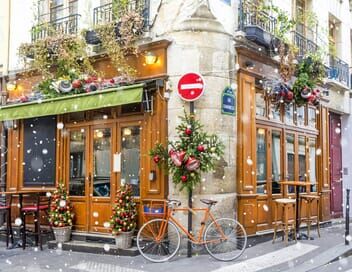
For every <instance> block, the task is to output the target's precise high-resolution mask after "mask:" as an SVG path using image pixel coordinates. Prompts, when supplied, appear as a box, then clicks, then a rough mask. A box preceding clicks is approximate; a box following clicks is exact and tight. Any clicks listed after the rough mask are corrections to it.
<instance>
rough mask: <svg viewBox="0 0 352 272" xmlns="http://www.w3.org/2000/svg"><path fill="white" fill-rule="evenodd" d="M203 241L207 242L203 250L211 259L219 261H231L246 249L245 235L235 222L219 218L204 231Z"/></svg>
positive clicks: (240, 226)
mask: <svg viewBox="0 0 352 272" xmlns="http://www.w3.org/2000/svg"><path fill="white" fill-rule="evenodd" d="M224 236H225V239H224ZM204 241H207V243H205V248H206V250H207V251H208V253H209V254H210V255H211V256H212V257H214V258H215V259H217V260H219V261H232V260H235V259H237V258H238V257H240V256H241V255H242V253H243V252H244V250H245V249H246V246H247V234H246V231H245V230H244V228H243V227H242V225H241V224H240V223H239V222H237V221H236V220H234V219H231V218H219V219H217V220H215V221H214V222H212V223H211V224H209V226H208V227H207V229H206V230H205V233H204Z"/></svg>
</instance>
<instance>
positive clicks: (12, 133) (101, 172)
mask: <svg viewBox="0 0 352 272" xmlns="http://www.w3.org/2000/svg"><path fill="white" fill-rule="evenodd" d="M168 45H169V42H168V41H159V42H154V43H151V44H146V45H143V46H142V47H141V48H140V50H141V52H153V53H154V54H155V55H156V56H157V57H158V61H157V62H156V63H155V64H153V65H146V64H145V63H144V55H143V54H141V55H139V56H137V57H133V58H130V59H129V61H130V63H131V64H132V65H133V66H134V67H136V69H137V71H138V78H137V79H136V84H137V85H136V86H141V87H139V88H143V96H144V92H148V95H149V98H150V97H151V96H152V97H153V99H152V100H151V101H152V102H151V103H152V104H153V106H152V110H151V111H148V112H147V111H146V110H145V108H144V107H143V104H144V103H143V102H139V103H133V104H122V105H119V106H114V107H109V106H108V105H107V106H105V107H102V108H99V109H94V110H84V111H79V110H77V111H76V112H70V113H67V114H58V115H50V116H41V117H38V118H35V117H34V118H30V119H25V118H22V119H19V120H15V121H14V122H13V125H12V126H11V127H10V128H8V130H7V145H8V153H7V175H6V176H7V178H6V190H7V191H18V190H21V191H25V190H31V191H32V190H38V191H44V192H46V191H51V190H54V188H55V184H57V183H58V182H59V181H61V180H62V181H64V182H65V184H66V186H67V188H68V191H69V194H70V199H71V202H72V204H73V207H74V213H75V220H74V229H75V230H76V231H84V232H110V229H109V227H107V225H106V224H105V225H104V223H105V222H108V221H109V218H110V215H111V209H112V205H113V203H114V200H115V194H116V190H117V189H118V188H119V186H120V184H121V183H130V184H132V186H133V190H134V194H135V200H136V201H137V202H138V203H139V202H140V201H141V200H143V199H146V198H165V196H166V195H167V193H168V187H167V179H166V176H165V175H164V173H162V171H161V169H158V167H156V166H155V164H153V163H152V162H151V159H150V157H149V154H148V152H149V150H150V149H151V147H152V146H154V144H155V143H156V142H162V143H165V142H166V141H167V100H166V99H165V98H164V91H165V90H164V86H165V80H166V68H167V66H166V65H167V59H166V56H167V55H166V51H167V47H168ZM95 68H96V69H97V70H99V71H103V72H104V75H105V77H106V78H112V77H114V76H116V75H117V72H116V70H114V69H113V68H111V65H110V62H109V60H108V59H106V58H101V59H96V61H95ZM37 80H38V78H37V77H33V78H25V77H21V76H20V75H18V79H17V82H18V84H19V85H20V87H21V90H22V93H23V91H25V90H31V86H32V85H33V84H34V83H35V82H36V81H37ZM98 92H99V91H97V93H98ZM22 93H17V94H16V93H15V94H10V95H12V96H16V95H21V94H22ZM101 95H104V94H101ZM97 99H98V97H97ZM49 164H52V167H51V166H49ZM28 169H30V171H32V172H33V171H34V172H36V173H35V175H34V174H33V173H31V172H30V171H29V170H28ZM33 169H34V170H33ZM48 169H49V170H48ZM45 171H46V172H45ZM40 172H41V173H44V172H45V173H44V175H43V174H41V173H40ZM151 173H153V175H151ZM32 174H33V175H32ZM31 175H32V176H31ZM151 176H152V177H155V178H153V179H151ZM40 178H43V179H42V180H41V179H40ZM13 216H14V218H15V217H16V216H17V215H16V211H15V210H14V215H13Z"/></svg>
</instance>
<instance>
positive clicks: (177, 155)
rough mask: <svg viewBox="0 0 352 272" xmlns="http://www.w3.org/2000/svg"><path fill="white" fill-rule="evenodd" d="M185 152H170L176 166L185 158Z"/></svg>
mask: <svg viewBox="0 0 352 272" xmlns="http://www.w3.org/2000/svg"><path fill="white" fill-rule="evenodd" d="M185 155H186V152H185V151H177V152H172V153H171V156H170V157H171V160H172V162H173V163H174V164H175V165H176V166H177V167H180V166H181V165H182V163H183V160H184V158H185Z"/></svg>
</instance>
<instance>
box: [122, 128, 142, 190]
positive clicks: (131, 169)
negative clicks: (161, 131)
mask: <svg viewBox="0 0 352 272" xmlns="http://www.w3.org/2000/svg"><path fill="white" fill-rule="evenodd" d="M140 138H141V130H140V127H139V126H128V127H123V128H122V130H121V141H122V142H121V160H122V167H121V184H131V185H132V189H133V195H134V196H140V153H141V150H140V141H141V139H140Z"/></svg>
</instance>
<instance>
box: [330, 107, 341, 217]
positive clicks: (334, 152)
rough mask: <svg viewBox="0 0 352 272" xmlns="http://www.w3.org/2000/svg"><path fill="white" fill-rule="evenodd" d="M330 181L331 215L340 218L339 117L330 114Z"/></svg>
mask: <svg viewBox="0 0 352 272" xmlns="http://www.w3.org/2000/svg"><path fill="white" fill-rule="evenodd" d="M329 135H330V137H329V138H330V180H331V215H332V217H341V216H342V198H343V196H342V172H341V171H342V150H341V117H340V115H338V114H335V113H332V112H330V132H329Z"/></svg>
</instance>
